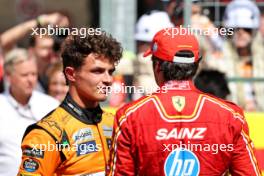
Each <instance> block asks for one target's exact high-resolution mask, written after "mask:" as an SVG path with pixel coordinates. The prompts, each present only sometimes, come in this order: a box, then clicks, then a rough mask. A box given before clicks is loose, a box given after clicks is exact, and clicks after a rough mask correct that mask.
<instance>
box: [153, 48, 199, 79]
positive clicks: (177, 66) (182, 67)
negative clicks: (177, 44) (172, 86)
mask: <svg viewBox="0 0 264 176" xmlns="http://www.w3.org/2000/svg"><path fill="white" fill-rule="evenodd" d="M175 56H179V57H193V56H194V55H193V53H192V52H186V51H183V52H179V53H176V55H175ZM200 60H201V58H200V59H199V61H200ZM152 61H153V68H154V66H155V65H156V64H157V63H159V64H160V68H161V71H162V72H163V77H164V80H165V81H170V80H188V79H191V78H193V77H194V75H195V74H196V72H197V69H198V66H199V61H197V62H194V63H175V62H169V61H164V60H162V59H160V58H158V57H156V56H154V55H153V56H152Z"/></svg>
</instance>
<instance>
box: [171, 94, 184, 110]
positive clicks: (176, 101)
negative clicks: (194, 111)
mask: <svg viewBox="0 0 264 176" xmlns="http://www.w3.org/2000/svg"><path fill="white" fill-rule="evenodd" d="M171 100H172V104H173V107H174V108H175V109H176V111H178V112H181V111H182V110H183V108H184V107H185V97H183V96H173V97H172V98H171Z"/></svg>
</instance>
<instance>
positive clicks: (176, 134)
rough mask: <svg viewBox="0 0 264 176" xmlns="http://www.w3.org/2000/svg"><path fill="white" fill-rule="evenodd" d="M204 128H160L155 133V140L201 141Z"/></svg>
mask: <svg viewBox="0 0 264 176" xmlns="http://www.w3.org/2000/svg"><path fill="white" fill-rule="evenodd" d="M205 131H206V128H180V129H178V128H173V129H172V130H170V131H169V130H167V129H166V128H161V129H159V130H158V131H157V135H156V139H157V140H164V139H165V140H168V139H184V138H187V139H203V138H204V133H205Z"/></svg>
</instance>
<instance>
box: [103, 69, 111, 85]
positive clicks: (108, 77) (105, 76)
mask: <svg viewBox="0 0 264 176" xmlns="http://www.w3.org/2000/svg"><path fill="white" fill-rule="evenodd" d="M103 82H104V83H105V84H107V85H111V84H112V82H113V76H112V75H110V74H109V73H108V72H106V73H105V75H104V80H103Z"/></svg>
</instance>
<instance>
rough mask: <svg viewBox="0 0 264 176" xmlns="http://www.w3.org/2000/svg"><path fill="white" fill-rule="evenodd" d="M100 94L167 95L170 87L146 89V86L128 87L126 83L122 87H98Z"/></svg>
mask: <svg viewBox="0 0 264 176" xmlns="http://www.w3.org/2000/svg"><path fill="white" fill-rule="evenodd" d="M97 89H98V93H101V94H106V95H107V96H108V95H111V94H128V93H132V94H142V95H150V94H152V93H167V92H168V87H167V86H162V87H144V86H126V85H125V84H124V83H122V84H121V85H115V84H113V85H112V86H105V87H99V86H98V87H97Z"/></svg>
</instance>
